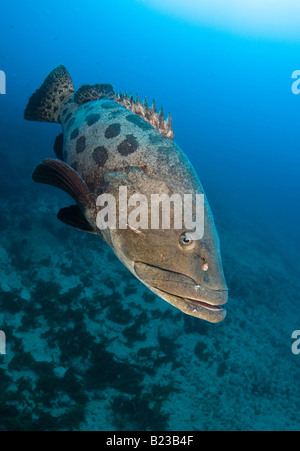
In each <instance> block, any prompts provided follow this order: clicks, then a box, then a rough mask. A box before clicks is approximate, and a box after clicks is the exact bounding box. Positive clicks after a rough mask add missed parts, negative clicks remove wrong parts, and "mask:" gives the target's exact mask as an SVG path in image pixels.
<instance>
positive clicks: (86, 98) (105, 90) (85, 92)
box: [74, 84, 115, 105]
mask: <svg viewBox="0 0 300 451" xmlns="http://www.w3.org/2000/svg"><path fill="white" fill-rule="evenodd" d="M114 95H115V92H114V88H113V87H112V85H109V84H96V85H83V86H81V88H79V89H78V90H77V91H76V92H75V94H74V102H75V103H77V104H78V105H82V104H83V103H87V102H92V101H93V100H101V99H113V98H114Z"/></svg>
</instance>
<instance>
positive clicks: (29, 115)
mask: <svg viewBox="0 0 300 451" xmlns="http://www.w3.org/2000/svg"><path fill="white" fill-rule="evenodd" d="M73 93H74V85H73V82H72V79H71V77H70V75H69V73H68V71H67V69H66V68H65V67H64V66H62V65H60V66H58V67H56V68H55V69H53V70H52V71H51V72H50V74H49V75H48V77H47V78H46V80H45V81H44V83H43V84H42V86H41V87H40V88H39V89H38V90H37V91H36V92H35V93H34V94H33V95H32V96H31V98H30V99H29V102H28V105H27V107H26V110H25V113H24V118H25V119H27V120H28V121H39V122H58V123H59V122H60V119H59V113H60V108H61V106H62V104H64V103H65V102H66V101H67V100H68V99H70V98H71V96H72V95H73Z"/></svg>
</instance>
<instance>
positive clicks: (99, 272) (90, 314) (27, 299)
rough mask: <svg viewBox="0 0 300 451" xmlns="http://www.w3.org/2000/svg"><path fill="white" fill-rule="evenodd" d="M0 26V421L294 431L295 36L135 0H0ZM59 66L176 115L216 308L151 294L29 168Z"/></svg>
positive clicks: (298, 397) (46, 148)
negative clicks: (197, 196) (206, 229)
mask: <svg viewBox="0 0 300 451" xmlns="http://www.w3.org/2000/svg"><path fill="white" fill-rule="evenodd" d="M0 29H1V46H0V70H3V71H4V72H5V74H6V81H7V86H6V90H7V93H6V95H1V96H0V127H1V138H0V155H1V165H0V176H1V189H0V197H1V222H0V228H1V234H0V277H1V279H0V282H1V298H0V330H3V331H4V332H5V334H6V339H7V352H6V355H0V430H109V431H110V430H171V431H176V430H191V431H195V430H299V426H300V424H299V416H298V412H299V409H300V388H299V376H300V355H298V356H297V355H294V354H293V353H292V351H291V345H292V340H291V336H292V333H293V331H294V330H299V329H300V315H299V290H300V281H299V276H300V271H299V256H298V254H299V248H300V247H299V245H300V238H299V219H300V213H299V212H300V209H299V198H298V196H299V193H300V177H299V168H300V151H299V149H300V134H299V119H300V96H296V95H293V93H292V90H291V86H292V83H293V80H292V78H291V77H292V73H293V71H295V70H298V69H300V60H299V48H300V41H297V40H287V39H286V40H285V39H284V38H283V37H281V38H278V37H276V38H272V37H271V36H270V37H264V38H262V37H259V36H255V34H251V35H250V34H248V35H247V33H245V34H237V33H235V31H234V30H231V29H230V28H227V29H222V30H221V29H217V28H213V27H212V26H210V27H209V26H205V24H202V25H200V24H197V23H196V22H195V23H191V22H188V21H185V19H184V18H179V17H173V16H171V15H168V14H166V13H162V12H160V11H158V10H155V9H152V8H150V7H149V6H147V5H146V4H145V3H143V2H138V1H135V0H124V1H121V0H114V1H111V2H97V1H87V2H85V3H82V2H78V1H76V0H75V1H72V2H71V1H64V2H61V1H60V2H58V1H57V0H52V1H51V2H49V1H48V0H46V1H44V2H43V3H42V4H41V3H40V2H37V1H33V0H28V1H27V2H26V5H25V4H24V2H21V1H20V0H18V1H10V2H5V4H3V5H2V6H1V17H0ZM60 63H62V64H64V65H65V66H66V67H67V69H68V71H69V72H70V74H71V76H72V78H73V81H74V84H75V86H76V87H79V86H80V85H81V84H85V83H111V84H112V85H113V86H114V88H115V90H116V91H119V90H123V91H124V90H125V89H127V90H128V91H132V92H133V93H137V92H138V93H139V95H140V97H141V98H143V97H144V96H147V98H148V99H152V98H153V97H154V98H155V100H156V103H157V104H158V105H160V104H163V105H164V109H165V111H171V112H172V116H173V128H174V131H175V140H176V141H177V142H178V144H179V145H180V146H181V147H182V149H183V150H184V151H185V153H186V154H187V155H188V157H189V158H190V160H191V161H192V163H193V165H194V166H195V168H196V170H197V172H198V174H199V176H200V179H201V181H202V184H203V186H204V188H205V191H206V194H207V196H208V198H209V201H210V204H211V207H212V210H213V213H214V218H215V221H216V224H217V228H218V232H219V235H220V238H221V244H222V254H223V263H224V270H225V274H226V278H227V282H228V285H229V290H230V301H229V304H228V316H227V318H226V320H225V321H224V322H223V323H221V324H218V325H212V324H208V323H205V322H203V321H201V320H197V319H195V318H191V317H188V316H185V315H183V314H182V313H181V312H179V311H178V310H176V309H175V308H173V307H171V306H170V305H168V304H167V303H165V302H164V301H162V300H161V299H159V298H156V297H155V296H153V295H151V294H150V293H149V292H148V291H147V290H146V289H145V288H144V287H143V286H142V285H141V284H140V283H139V282H138V281H136V280H135V279H134V278H133V277H132V276H131V275H130V274H129V273H128V272H127V271H126V269H125V268H124V267H123V266H122V265H121V264H120V263H119V262H118V261H117V260H116V259H115V258H114V256H113V255H112V253H111V252H110V250H109V249H108V248H107V247H106V246H105V245H104V244H102V243H101V241H100V240H99V239H98V238H97V237H92V236H88V235H87V236H86V235H84V234H80V233H79V232H76V231H74V230H72V229H69V228H67V227H66V226H64V225H63V224H60V223H59V222H58V221H57V219H56V213H57V211H58V210H59V209H60V208H61V207H64V206H66V205H69V204H67V203H66V202H69V199H68V197H67V196H66V195H65V194H63V193H60V192H59V191H58V190H56V189H54V188H51V187H45V186H37V185H34V184H33V183H32V181H31V173H32V170H33V169H34V167H35V166H36V164H37V163H38V162H39V161H41V160H42V159H44V158H53V157H54V153H53V143H54V140H55V137H56V136H57V135H58V134H59V133H60V127H59V126H58V125H57V124H55V125H53V124H42V123H31V122H26V121H24V119H23V111H24V108H25V106H26V104H27V101H28V98H29V97H30V96H31V94H32V93H33V92H34V91H35V90H36V89H37V88H38V87H39V86H40V85H41V83H42V81H43V80H44V78H45V76H46V75H47V74H48V73H49V71H50V70H51V69H52V68H54V67H55V66H57V65H58V64H60Z"/></svg>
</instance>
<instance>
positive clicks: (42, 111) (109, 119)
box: [24, 65, 228, 323]
mask: <svg viewBox="0 0 300 451" xmlns="http://www.w3.org/2000/svg"><path fill="white" fill-rule="evenodd" d="M24 117H25V119H27V120H30V121H40V122H54V123H60V124H61V125H62V129H63V133H62V134H61V135H59V136H58V137H57V139H56V141H55V145H54V150H55V154H56V157H57V159H46V160H44V161H42V162H41V163H40V164H39V165H38V166H37V167H36V169H35V171H34V172H33V176H32V177H33V180H34V182H39V183H45V184H49V185H53V186H56V187H58V188H60V189H62V190H64V191H65V192H67V193H68V194H69V195H70V196H71V197H72V198H73V199H74V201H75V202H76V205H72V206H70V207H67V208H63V209H61V210H60V211H59V213H58V218H59V219H60V220H61V221H63V222H64V223H66V224H67V225H70V226H72V227H74V228H76V229H79V230H82V231H86V232H90V233H95V234H99V235H100V237H101V238H102V239H103V240H104V242H105V243H107V244H108V246H110V247H111V249H112V250H113V251H114V253H115V254H116V256H117V257H118V258H119V259H120V260H121V261H122V262H123V264H124V265H125V266H126V267H127V268H128V269H129V270H130V271H131V272H132V273H133V274H134V276H135V277H137V278H138V279H139V280H140V281H141V282H142V283H144V284H145V285H146V286H147V287H148V288H149V289H150V290H151V291H152V292H154V293H155V294H156V295H158V296H159V297H161V298H162V299H164V300H166V301H167V302H169V303H170V304H173V305H174V306H175V307H177V308H178V309H180V310H181V311H183V312H184V313H186V314H189V315H192V316H195V317H197V318H201V319H204V320H206V321H209V322H212V323H218V322H220V321H222V320H223V319H224V318H225V316H226V310H225V309H224V304H226V302H227V299H228V289H227V286H226V282H225V278H224V273H223V267H222V262H221V255H220V244H219V238H218V234H217V231H216V228H215V224H214V219H213V216H212V213H211V210H210V207H209V204H208V202H207V198H206V196H205V194H204V191H203V188H202V186H201V184H200V181H199V179H198V176H197V174H196V172H195V170H194V168H193V166H192V165H191V163H190V162H189V160H188V159H187V157H186V156H185V154H184V153H183V151H182V150H181V149H180V148H179V146H178V145H177V144H176V143H175V142H174V133H173V129H172V120H171V115H169V117H168V119H167V120H165V119H164V113H163V109H162V110H161V111H160V112H157V110H156V105H155V102H153V105H152V106H151V107H149V106H148V104H147V100H146V99H145V102H141V101H140V100H139V98H138V97H137V98H136V99H135V98H133V96H132V95H127V94H126V93H125V94H116V93H115V92H114V89H113V87H112V86H111V85H109V84H96V85H83V86H82V87H80V88H79V89H78V90H77V91H76V92H75V90H74V86H73V82H72V79H71V77H70V75H69V73H68V71H67V70H66V68H65V67H64V66H63V65H60V66H58V67H56V68H55V69H54V70H52V72H50V74H49V75H48V77H47V78H46V79H45V81H44V83H43V84H42V86H41V87H40V88H39V89H38V90H37V91H36V92H35V93H34V94H33V95H32V97H31V98H30V100H29V102H28V105H27V107H26V110H25V114H24ZM124 186H126V189H127V196H128V198H129V196H132V195H133V194H134V193H140V194H141V195H144V196H146V197H147V198H149V196H150V195H151V194H154V193H155V194H158V195H161V194H167V195H168V196H172V195H173V194H175V193H176V194H180V195H182V196H184V195H185V194H186V193H187V194H192V195H196V194H202V196H204V199H205V202H204V209H203V212H204V221H203V222H204V234H203V236H202V238H201V239H193V236H194V235H193V234H192V232H193V231H191V230H187V229H186V228H185V226H182V229H181V230H178V229H177V228H175V227H173V228H172V227H170V229H168V230H166V229H163V230H162V228H161V227H159V228H155V229H152V228H151V227H150V228H149V229H147V230H140V229H138V228H135V227H127V228H124V227H123V228H121V227H107V228H106V229H104V228H102V229H100V228H99V226H98V225H97V217H98V214H99V211H100V210H101V206H99V204H98V203H97V199H98V198H99V195H101V194H103V193H107V194H110V195H112V196H114V198H115V199H116V207H117V206H118V203H119V202H120V200H119V194H120V189H119V188H120V187H124ZM116 211H117V215H118V214H121V213H120V212H119V213H118V209H116ZM172 214H173V215H174V208H172V209H171V215H172ZM149 215H150V212H149Z"/></svg>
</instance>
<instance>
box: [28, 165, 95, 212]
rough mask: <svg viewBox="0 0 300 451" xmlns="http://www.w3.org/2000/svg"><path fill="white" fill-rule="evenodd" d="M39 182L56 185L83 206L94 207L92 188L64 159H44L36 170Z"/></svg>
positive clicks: (33, 177) (35, 174)
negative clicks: (90, 188)
mask: <svg viewBox="0 0 300 451" xmlns="http://www.w3.org/2000/svg"><path fill="white" fill-rule="evenodd" d="M32 179H33V181H34V182H37V183H44V184H46V185H52V186H56V187H57V188H60V189H62V190H63V191H65V192H66V193H67V194H69V195H70V196H71V197H73V199H74V200H75V201H76V202H77V203H78V204H79V205H80V206H81V207H82V208H83V209H91V208H94V205H93V202H92V197H91V193H90V190H89V188H88V186H87V184H86V183H85V181H84V180H83V179H82V178H81V177H80V175H79V174H78V173H77V172H76V171H74V169H72V168H71V167H70V166H68V165H67V164H66V163H64V162H63V161H59V160H44V161H42V163H40V164H39V165H38V166H37V167H36V168H35V170H34V172H33V174H32Z"/></svg>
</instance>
